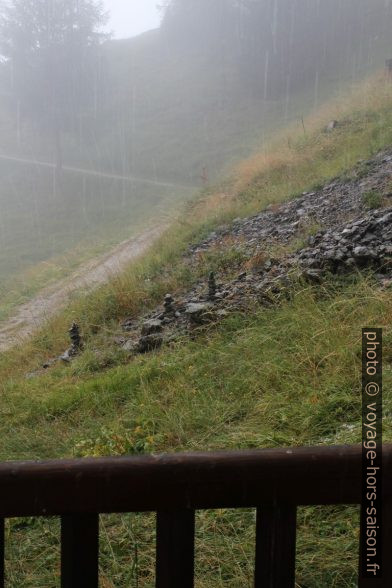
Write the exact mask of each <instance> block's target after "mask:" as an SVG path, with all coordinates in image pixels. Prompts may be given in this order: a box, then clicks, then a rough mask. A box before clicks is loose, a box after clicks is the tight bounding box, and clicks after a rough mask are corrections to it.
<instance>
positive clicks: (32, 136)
mask: <svg viewBox="0 0 392 588" xmlns="http://www.w3.org/2000/svg"><path fill="white" fill-rule="evenodd" d="M171 4H172V7H171V10H169V11H168V13H167V14H166V16H165V18H164V22H163V25H162V28H161V29H160V30H156V31H151V32H148V33H146V34H144V35H141V36H140V37H137V38H134V39H128V40H122V41H108V42H106V43H104V44H103V45H102V46H101V49H100V55H99V60H98V61H99V64H98V66H97V70H96V71H95V70H94V72H90V73H92V74H93V77H94V80H95V82H94V100H93V102H92V103H91V104H89V105H88V106H87V105H85V104H84V103H83V105H76V107H75V112H77V115H75V117H74V119H73V120H72V121H71V122H72V124H70V126H69V128H68V130H67V132H64V133H63V138H62V140H63V158H64V164H67V165H71V166H72V165H73V166H76V167H80V168H86V169H90V170H91V169H98V170H101V171H106V172H108V173H118V174H120V175H122V176H129V175H136V176H141V177H144V178H147V179H150V180H158V181H159V180H161V181H163V182H165V181H166V182H170V183H172V184H175V185H178V188H176V187H175V186H173V187H172V188H169V187H167V186H156V187H153V186H151V185H143V184H142V183H136V184H132V183H131V184H129V183H124V182H122V181H120V180H113V179H108V178H94V177H91V176H87V175H85V176H83V174H75V173H71V172H69V171H68V172H64V173H63V176H62V179H61V182H55V181H54V177H53V170H51V169H47V168H40V167H37V166H36V165H32V166H29V165H26V164H22V163H16V162H14V163H12V162H9V161H1V158H0V173H1V176H2V183H1V187H0V205H1V216H0V243H1V253H0V293H1V302H0V317H5V316H7V315H9V314H10V313H11V312H12V311H13V310H14V307H15V306H16V305H18V304H20V303H22V302H24V301H25V300H26V299H28V298H30V297H31V296H32V295H34V293H36V292H37V291H38V290H39V289H40V288H42V287H43V286H44V285H46V284H47V283H48V282H51V281H52V282H53V281H55V280H56V279H58V278H59V277H64V276H65V275H67V274H69V273H70V272H72V270H73V269H75V267H77V266H78V265H79V264H80V263H81V262H83V261H85V260H86V259H88V258H91V257H92V256H94V255H96V254H99V253H100V252H102V251H107V249H108V248H109V247H110V246H112V245H115V244H117V243H119V242H121V241H122V240H123V239H126V238H127V237H131V236H133V235H134V234H135V232H137V231H139V230H140V229H141V228H143V226H144V225H145V223H146V222H148V221H149V220H151V218H152V217H153V218H159V217H160V216H162V215H165V214H166V215H167V214H169V215H172V214H174V213H175V211H176V209H177V208H178V203H179V202H182V201H184V200H187V199H189V198H190V197H191V196H192V194H193V193H194V189H193V187H195V186H196V187H201V186H202V185H203V179H202V178H203V177H204V178H206V179H207V178H208V180H209V181H210V182H214V181H217V180H218V178H221V177H223V176H224V175H225V174H226V173H228V170H229V169H231V167H232V166H233V165H234V164H235V163H237V162H238V161H240V160H241V159H243V158H244V157H248V156H249V155H250V154H251V153H253V152H258V151H259V150H260V144H261V143H262V142H263V141H268V140H269V139H270V138H271V136H272V135H273V134H275V133H276V131H277V130H278V129H283V128H286V127H287V125H288V124H290V123H292V122H293V121H296V122H297V123H298V122H299V123H300V121H301V118H302V117H304V119H305V123H306V124H307V122H306V121H307V118H308V115H309V114H310V113H311V112H312V110H313V109H317V108H318V107H319V106H320V104H322V103H323V102H324V101H325V100H326V99H328V98H330V97H332V96H335V95H336V94H338V93H339V92H341V91H342V89H345V88H346V87H347V85H349V84H350V83H352V82H353V81H358V80H361V79H363V77H364V76H365V75H367V74H368V73H369V72H372V71H374V70H375V69H378V68H380V67H381V66H382V65H383V63H384V60H385V58H386V57H388V56H389V53H388V51H389V31H390V17H391V8H390V6H389V5H388V6H387V5H386V4H385V2H384V1H383V0H374V1H373V2H372V5H371V9H369V3H368V2H367V1H365V0H360V1H358V0H346V1H345V2H343V3H342V2H341V1H340V0H333V1H330V2H328V3H314V2H308V1H306V2H294V3H292V2H287V0H278V2H271V1H270V0H263V2H256V3H255V2H249V1H247V0H245V1H243V2H232V1H231V0H223V1H222V0H217V1H214V2H211V1H210V0H203V1H200V0H199V1H197V2H195V1H194V0H187V1H185V2H184V1H182V2H180V3H178V2H172V3H171ZM260 11H261V12H260ZM256 23H257V25H256ZM271 23H272V25H273V26H271ZM321 30H322V33H321V32H320V31H321ZM304 39H306V42H305V43H304V42H303V40H304ZM320 39H321V42H320ZM12 79H13V77H12V75H11V72H10V71H8V69H7V68H6V67H5V66H4V64H2V67H1V68H0V128H1V137H0V155H1V154H6V155H12V156H17V157H22V158H27V159H31V158H33V159H38V160H41V161H53V158H54V155H53V145H52V137H51V135H50V134H49V135H48V133H47V132H45V131H44V130H43V129H42V128H41V127H40V125H39V122H37V121H35V120H32V119H31V117H29V115H28V113H29V108H28V107H29V105H28V104H24V103H21V104H19V107H17V101H16V100H15V96H14V95H13V90H12ZM300 124H301V123H300ZM184 185H185V186H188V185H189V186H190V188H189V190H187V189H184V188H183V186H184Z"/></svg>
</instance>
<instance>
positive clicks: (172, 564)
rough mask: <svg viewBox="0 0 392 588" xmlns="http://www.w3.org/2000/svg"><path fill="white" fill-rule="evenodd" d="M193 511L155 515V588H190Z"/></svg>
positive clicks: (193, 539)
mask: <svg viewBox="0 0 392 588" xmlns="http://www.w3.org/2000/svg"><path fill="white" fill-rule="evenodd" d="M194 551H195V512H194V511H193V510H180V511H175V512H158V514H157V556H156V557H157V559H156V588H193V585H194V557H195V554H194Z"/></svg>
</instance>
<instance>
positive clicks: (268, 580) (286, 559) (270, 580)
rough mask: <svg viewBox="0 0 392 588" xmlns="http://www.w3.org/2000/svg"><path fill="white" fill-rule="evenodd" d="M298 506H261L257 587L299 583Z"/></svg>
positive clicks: (291, 586)
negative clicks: (296, 580) (296, 572)
mask: <svg viewBox="0 0 392 588" xmlns="http://www.w3.org/2000/svg"><path fill="white" fill-rule="evenodd" d="M296 518H297V512H296V507H295V506H284V505H277V506H261V507H260V508H258V509H257V523H256V566H255V584H254V585H255V588H294V586H295V543H296Z"/></svg>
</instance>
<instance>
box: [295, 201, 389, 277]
mask: <svg viewBox="0 0 392 588" xmlns="http://www.w3.org/2000/svg"><path fill="white" fill-rule="evenodd" d="M391 257H392V209H387V210H385V209H384V210H376V211H372V212H369V213H368V214H367V215H365V216H364V217H363V218H360V219H358V220H356V221H354V222H349V223H347V224H345V225H343V226H342V227H341V228H340V229H339V230H327V231H322V232H319V233H317V234H316V235H315V236H312V237H310V238H309V247H307V248H305V249H302V251H299V252H298V260H299V263H300V265H301V266H302V267H304V268H308V269H309V270H311V271H312V272H313V275H316V274H315V272H318V273H319V275H321V274H322V273H324V272H325V271H329V272H332V273H343V272H345V271H348V270H351V269H353V268H355V267H356V268H359V269H363V268H366V267H371V268H372V269H374V270H376V271H377V272H379V274H381V275H387V274H388V273H389V272H390V271H391Z"/></svg>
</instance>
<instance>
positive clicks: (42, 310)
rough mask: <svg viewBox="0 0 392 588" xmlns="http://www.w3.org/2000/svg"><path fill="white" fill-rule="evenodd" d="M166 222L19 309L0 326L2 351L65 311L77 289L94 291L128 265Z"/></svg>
mask: <svg viewBox="0 0 392 588" xmlns="http://www.w3.org/2000/svg"><path fill="white" fill-rule="evenodd" d="M167 226H168V223H165V222H163V223H162V224H160V225H158V226H154V227H152V228H149V229H147V230H145V231H144V232H143V233H141V234H140V235H138V236H136V237H134V238H133V239H130V240H128V241H124V242H123V243H120V245H118V246H117V247H116V248H115V249H113V250H112V251H111V252H110V253H108V254H106V255H105V256H104V257H101V258H99V259H94V260H93V261H90V262H88V263H87V264H85V265H83V266H82V267H80V268H79V269H78V271H77V272H75V273H74V274H73V275H72V276H70V277H68V278H65V279H64V280H61V281H60V282H57V283H56V284H55V285H53V286H51V287H49V288H46V289H44V290H42V291H41V292H40V293H39V294H38V295H37V296H36V297H35V298H33V299H32V300H30V301H29V302H26V304H23V305H22V306H20V307H19V309H18V311H17V313H16V314H15V315H14V316H13V317H11V318H9V319H7V320H5V321H4V322H3V323H0V351H3V352H4V351H7V350H8V349H11V347H13V346H15V345H17V344H18V343H21V342H22V341H23V340H24V339H26V338H27V337H29V336H30V335H32V334H33V333H34V332H35V331H36V330H37V329H38V328H40V327H41V326H42V324H43V323H44V322H45V321H46V320H48V319H49V318H50V317H52V316H53V315H54V314H55V313H56V312H58V311H59V310H60V309H61V308H63V307H64V306H65V305H66V303H67V302H68V301H69V297H70V295H71V294H72V293H73V292H76V291H77V290H79V291H80V290H85V291H86V290H92V289H94V288H96V287H97V286H99V285H101V284H103V283H105V282H107V281H108V279H109V278H111V277H112V276H114V275H116V274H117V273H119V272H120V271H121V270H122V269H123V268H124V267H125V266H126V264H127V263H129V262H130V261H132V260H133V259H135V258H137V257H138V256H139V255H141V254H142V253H144V252H145V251H146V250H147V249H148V248H149V247H150V245H151V244H152V243H153V242H154V241H155V240H156V239H157V238H158V237H159V236H160V235H161V234H162V233H163V232H164V230H165V229H166V228H167Z"/></svg>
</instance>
